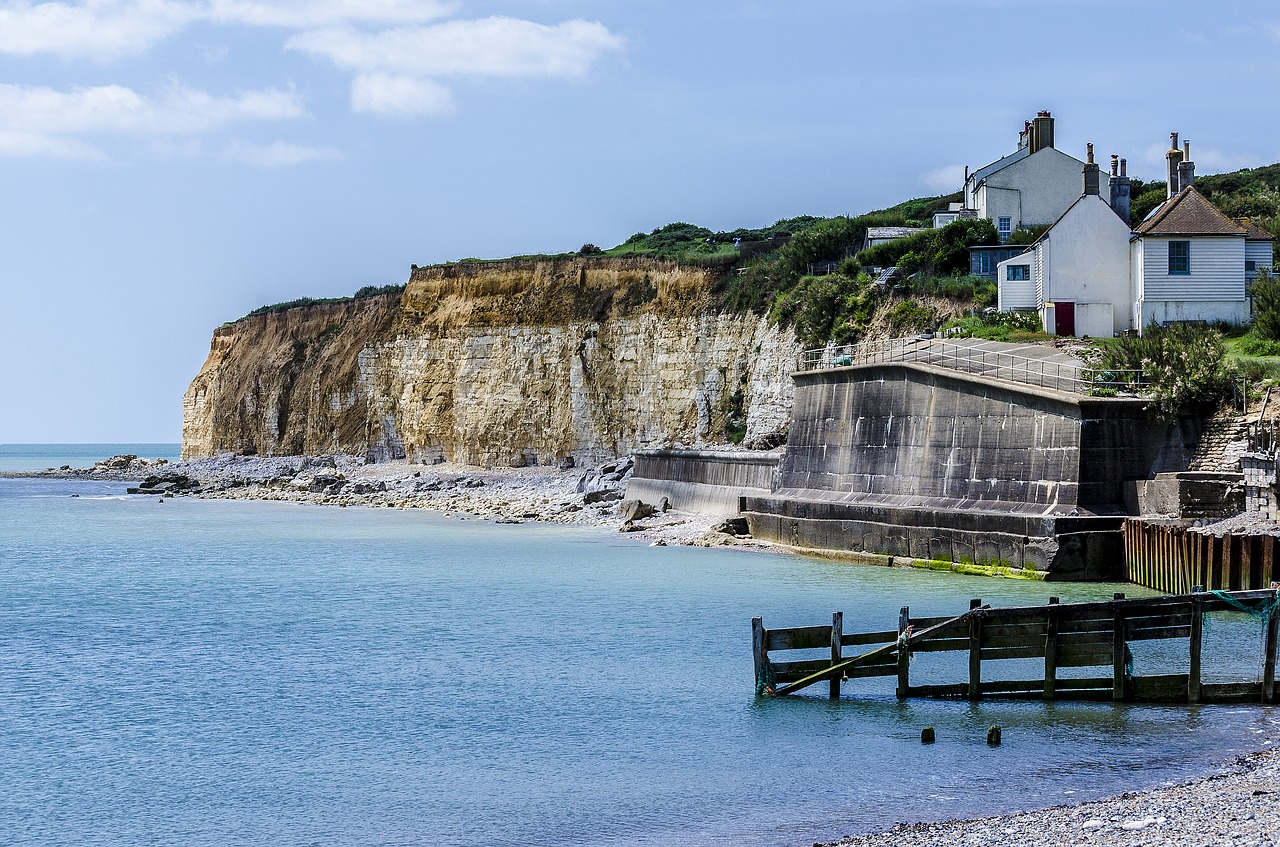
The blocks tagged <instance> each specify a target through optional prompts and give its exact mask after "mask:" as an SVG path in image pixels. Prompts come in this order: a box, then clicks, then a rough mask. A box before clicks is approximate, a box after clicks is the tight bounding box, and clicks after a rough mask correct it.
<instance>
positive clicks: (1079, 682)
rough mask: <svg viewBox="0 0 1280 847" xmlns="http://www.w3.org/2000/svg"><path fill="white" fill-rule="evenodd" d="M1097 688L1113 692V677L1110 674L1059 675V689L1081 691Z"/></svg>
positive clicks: (1108, 692)
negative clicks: (1085, 675)
mask: <svg viewBox="0 0 1280 847" xmlns="http://www.w3.org/2000/svg"><path fill="white" fill-rule="evenodd" d="M1095 688H1096V689H1097V690H1099V691H1105V692H1106V693H1107V694H1110V693H1111V677H1109V676H1089V677H1077V678H1072V677H1059V679H1058V689H1059V690H1060V691H1081V690H1090V689H1095Z"/></svg>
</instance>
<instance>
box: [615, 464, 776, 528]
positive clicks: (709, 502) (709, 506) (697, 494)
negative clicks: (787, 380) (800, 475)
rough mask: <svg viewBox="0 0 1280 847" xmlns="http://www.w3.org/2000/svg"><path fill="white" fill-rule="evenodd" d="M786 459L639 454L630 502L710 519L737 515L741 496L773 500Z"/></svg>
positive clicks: (632, 481)
mask: <svg viewBox="0 0 1280 847" xmlns="http://www.w3.org/2000/svg"><path fill="white" fill-rule="evenodd" d="M780 458H781V456H780V455H779V454H777V453H739V452H726V451H715V450H637V451H636V454H635V459H636V466H635V471H634V473H633V474H632V477H631V481H630V482H629V483H628V484H627V493H626V496H627V498H628V499H636V500H643V501H645V502H646V503H654V504H657V503H660V502H661V501H662V498H663V497H666V498H667V500H668V501H669V502H670V503H671V505H672V506H673V507H674V508H677V509H680V510H682V511H686V512H697V513H700V514H707V515H723V516H725V517H728V516H731V515H736V514H738V512H739V506H740V502H741V498H743V497H746V496H762V495H763V496H767V495H768V494H769V492H770V491H771V490H772V489H773V484H774V475H775V473H776V472H777V470H778V461H779V459H780Z"/></svg>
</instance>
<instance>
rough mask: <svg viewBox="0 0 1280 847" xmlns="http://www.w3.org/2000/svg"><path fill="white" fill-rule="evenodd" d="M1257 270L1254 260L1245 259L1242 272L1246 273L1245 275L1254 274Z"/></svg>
mask: <svg viewBox="0 0 1280 847" xmlns="http://www.w3.org/2000/svg"><path fill="white" fill-rule="evenodd" d="M1257 270H1258V263H1257V261H1255V260H1253V259H1245V260H1244V272H1245V273H1247V274H1251V273H1256V272H1257Z"/></svg>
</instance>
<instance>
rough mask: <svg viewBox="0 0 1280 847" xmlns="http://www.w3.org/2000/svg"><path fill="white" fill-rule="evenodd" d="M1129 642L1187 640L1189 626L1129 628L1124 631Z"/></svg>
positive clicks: (1189, 630)
mask: <svg viewBox="0 0 1280 847" xmlns="http://www.w3.org/2000/svg"><path fill="white" fill-rule="evenodd" d="M1125 634H1126V636H1127V637H1128V639H1129V640H1130V641H1158V640H1160V639H1162V638H1187V637H1188V636H1190V635H1191V624H1190V623H1189V622H1188V623H1186V624H1184V625H1183V626H1141V627H1135V626H1130V627H1128V628H1127V629H1126V631H1125Z"/></svg>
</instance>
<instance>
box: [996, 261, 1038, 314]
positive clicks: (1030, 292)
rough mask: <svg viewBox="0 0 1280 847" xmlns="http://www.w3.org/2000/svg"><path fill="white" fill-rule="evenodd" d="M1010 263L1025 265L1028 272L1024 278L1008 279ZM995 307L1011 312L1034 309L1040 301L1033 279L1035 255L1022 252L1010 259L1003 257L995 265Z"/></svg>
mask: <svg viewBox="0 0 1280 847" xmlns="http://www.w3.org/2000/svg"><path fill="white" fill-rule="evenodd" d="M1010 265H1027V266H1029V268H1030V272H1029V273H1028V274H1027V279H1025V280H1017V279H1015V280H1010V279H1009V266H1010ZM996 291H997V296H996V308H998V309H999V310H1000V311H1002V312H1012V311H1014V310H1015V309H1034V308H1036V307H1038V306H1039V305H1040V301H1039V300H1038V299H1037V297H1036V279H1035V256H1034V254H1030V253H1023V254H1021V255H1019V256H1014V257H1012V258H1010V259H1005V260H1004V261H1003V262H1001V263H1000V264H998V265H997V266H996Z"/></svg>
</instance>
